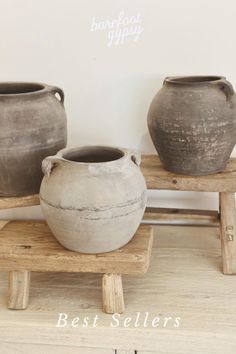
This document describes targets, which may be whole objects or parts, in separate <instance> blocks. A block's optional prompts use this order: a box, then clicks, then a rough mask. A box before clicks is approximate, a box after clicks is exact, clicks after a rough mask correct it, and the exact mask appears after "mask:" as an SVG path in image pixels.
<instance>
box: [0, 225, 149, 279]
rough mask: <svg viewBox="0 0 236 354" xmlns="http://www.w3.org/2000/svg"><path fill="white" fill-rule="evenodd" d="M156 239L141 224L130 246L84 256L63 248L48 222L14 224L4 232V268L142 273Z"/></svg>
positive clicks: (0, 238)
mask: <svg viewBox="0 0 236 354" xmlns="http://www.w3.org/2000/svg"><path fill="white" fill-rule="evenodd" d="M111 237H112V235H111ZM152 239H153V235H152V227H151V226H149V225H141V226H140V227H139V229H138V230H137V232H136V234H135V236H134V237H133V239H132V240H131V241H130V242H129V243H128V244H127V245H126V246H124V247H122V248H120V249H118V250H116V251H113V252H109V253H102V254H83V253H78V252H72V251H68V250H66V249H65V248H64V247H63V246H61V245H60V244H59V243H58V242H57V240H56V239H55V237H54V236H53V234H52V233H51V231H50V229H49V228H48V226H47V224H46V222H44V221H11V222H8V223H6V225H5V226H4V227H3V229H2V230H1V232H0V268H1V269H5V270H32V271H45V272H46V271H48V272H51V271H54V272H55V271H58V272H59V271H61V272H93V273H121V274H142V273H145V272H146V271H147V269H148V266H149V260H150V254H151V249H152Z"/></svg>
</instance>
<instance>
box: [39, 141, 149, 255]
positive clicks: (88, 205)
mask: <svg viewBox="0 0 236 354" xmlns="http://www.w3.org/2000/svg"><path fill="white" fill-rule="evenodd" d="M140 161H141V159H140V155H139V154H137V153H135V152H132V151H129V150H126V149H120V148H113V147H104V146H87V147H79V148H74V149H63V150H61V151H59V152H58V153H57V155H55V156H49V157H46V158H45V159H44V160H43V163H42V168H43V172H44V178H43V181H42V184H41V189H40V203H41V207H42V211H43V214H44V216H45V218H46V221H47V223H48V225H49V227H50V229H51V231H52V232H53V234H54V235H55V237H56V239H57V240H58V241H59V242H60V243H61V244H62V245H63V246H64V247H66V248H67V249H70V250H72V251H77V252H82V253H103V252H110V251H113V250H115V249H118V248H120V247H122V246H124V245H125V244H127V243H128V242H129V241H130V240H131V238H132V237H133V236H134V234H135V232H136V230H137V228H138V226H139V224H140V222H141V220H142V217H143V213H144V209H145V206H146V198H147V197H146V184H145V180H144V177H143V175H142V173H141V171H140V168H139V165H140Z"/></svg>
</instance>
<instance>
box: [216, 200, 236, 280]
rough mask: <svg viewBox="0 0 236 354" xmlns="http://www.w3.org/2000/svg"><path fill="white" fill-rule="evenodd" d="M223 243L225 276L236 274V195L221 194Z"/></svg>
mask: <svg viewBox="0 0 236 354" xmlns="http://www.w3.org/2000/svg"><path fill="white" fill-rule="evenodd" d="M220 205H221V243H222V260H223V272H224V274H236V208H235V193H220Z"/></svg>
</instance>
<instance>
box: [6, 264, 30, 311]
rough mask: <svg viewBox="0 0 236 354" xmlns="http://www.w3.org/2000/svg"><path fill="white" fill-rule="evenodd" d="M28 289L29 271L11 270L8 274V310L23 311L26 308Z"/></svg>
mask: <svg viewBox="0 0 236 354" xmlns="http://www.w3.org/2000/svg"><path fill="white" fill-rule="evenodd" d="M29 289H30V271H29V270H12V271H10V272H9V301H8V308H9V309H14V310H23V309H25V308H26V307H27V306H28V301H29Z"/></svg>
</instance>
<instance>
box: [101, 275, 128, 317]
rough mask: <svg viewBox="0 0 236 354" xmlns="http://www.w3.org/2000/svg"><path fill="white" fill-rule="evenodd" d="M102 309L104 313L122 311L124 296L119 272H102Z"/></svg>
mask: <svg viewBox="0 0 236 354" xmlns="http://www.w3.org/2000/svg"><path fill="white" fill-rule="evenodd" d="M102 301H103V311H104V312H106V313H123V312H124V307H125V306H124V296H123V287H122V278H121V275H120V274H104V275H103V279H102Z"/></svg>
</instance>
